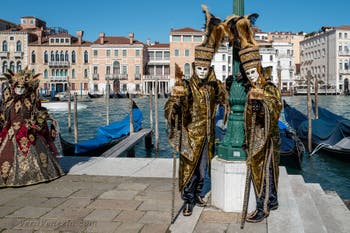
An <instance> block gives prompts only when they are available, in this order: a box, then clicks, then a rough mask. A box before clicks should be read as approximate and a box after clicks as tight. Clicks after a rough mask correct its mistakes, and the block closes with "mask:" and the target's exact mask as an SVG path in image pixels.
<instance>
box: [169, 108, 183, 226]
mask: <svg viewBox="0 0 350 233" xmlns="http://www.w3.org/2000/svg"><path fill="white" fill-rule="evenodd" d="M177 104H178V106H181V105H180V104H179V103H177ZM179 126H181V124H180V125H179V114H176V115H175V130H176V131H175V143H176V144H175V148H174V151H173V193H172V200H171V224H174V222H175V220H176V218H177V216H178V215H179V213H180V211H181V209H182V207H181V208H180V210H179V211H178V213H177V214H176V216H175V192H176V155H177V154H178V153H180V144H181V127H180V129H179Z"/></svg>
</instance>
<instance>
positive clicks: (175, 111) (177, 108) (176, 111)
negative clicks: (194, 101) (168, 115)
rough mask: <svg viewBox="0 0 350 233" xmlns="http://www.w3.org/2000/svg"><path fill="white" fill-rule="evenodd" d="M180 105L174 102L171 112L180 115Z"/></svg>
mask: <svg viewBox="0 0 350 233" xmlns="http://www.w3.org/2000/svg"><path fill="white" fill-rule="evenodd" d="M181 112H182V111H181V106H180V105H178V104H174V105H173V113H174V114H175V115H181Z"/></svg>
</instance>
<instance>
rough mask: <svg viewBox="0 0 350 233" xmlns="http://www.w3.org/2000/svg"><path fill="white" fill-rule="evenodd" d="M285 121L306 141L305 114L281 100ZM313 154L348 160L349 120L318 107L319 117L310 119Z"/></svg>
mask: <svg viewBox="0 0 350 233" xmlns="http://www.w3.org/2000/svg"><path fill="white" fill-rule="evenodd" d="M283 105H284V115H285V119H286V121H287V123H288V124H289V125H290V126H291V127H292V128H293V129H294V130H295V131H296V133H297V135H298V137H299V138H300V139H301V140H302V141H303V142H304V144H306V143H307V141H308V119H307V116H306V115H305V114H303V113H302V112H300V111H299V110H297V109H296V108H294V107H291V106H290V105H289V104H287V102H286V101H284V102H283ZM311 125H312V137H311V141H312V147H313V151H312V152H311V153H310V154H311V155H313V154H316V153H317V154H322V155H328V156H331V157H334V158H338V159H341V160H344V161H350V120H348V119H346V118H343V117H342V116H339V115H336V114H334V113H332V112H330V111H328V110H326V109H324V108H321V107H319V118H318V119H312V121H311Z"/></svg>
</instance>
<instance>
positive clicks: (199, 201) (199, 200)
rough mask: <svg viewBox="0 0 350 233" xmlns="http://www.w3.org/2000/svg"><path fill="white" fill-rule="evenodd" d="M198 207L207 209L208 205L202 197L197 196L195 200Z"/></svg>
mask: <svg viewBox="0 0 350 233" xmlns="http://www.w3.org/2000/svg"><path fill="white" fill-rule="evenodd" d="M194 200H195V202H196V205H197V206H199V207H205V206H206V205H207V203H206V202H205V201H204V200H203V197H201V196H200V195H198V194H197V195H196V196H195V198H194Z"/></svg>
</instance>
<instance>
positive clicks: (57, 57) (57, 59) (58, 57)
mask: <svg viewBox="0 0 350 233" xmlns="http://www.w3.org/2000/svg"><path fill="white" fill-rule="evenodd" d="M55 57H56V59H55V60H56V61H59V60H60V55H59V53H58V51H56V56H55Z"/></svg>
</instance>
